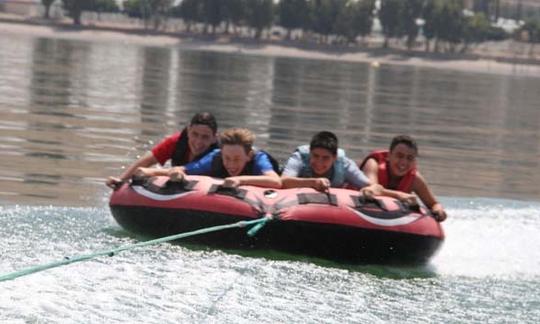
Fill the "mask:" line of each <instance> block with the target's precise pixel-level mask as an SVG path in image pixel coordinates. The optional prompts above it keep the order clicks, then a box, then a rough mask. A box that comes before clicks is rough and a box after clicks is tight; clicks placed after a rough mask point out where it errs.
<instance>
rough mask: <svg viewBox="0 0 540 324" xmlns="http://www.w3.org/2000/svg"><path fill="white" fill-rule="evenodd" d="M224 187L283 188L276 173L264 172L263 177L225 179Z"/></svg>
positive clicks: (248, 176) (250, 176) (251, 176)
mask: <svg viewBox="0 0 540 324" xmlns="http://www.w3.org/2000/svg"><path fill="white" fill-rule="evenodd" d="M223 185H224V186H226V187H238V186H257V187H268V188H275V189H280V188H281V178H280V177H279V175H278V174H277V173H276V172H275V171H274V170H272V171H267V172H264V173H263V174H262V175H245V176H236V177H228V178H225V181H224V182H223Z"/></svg>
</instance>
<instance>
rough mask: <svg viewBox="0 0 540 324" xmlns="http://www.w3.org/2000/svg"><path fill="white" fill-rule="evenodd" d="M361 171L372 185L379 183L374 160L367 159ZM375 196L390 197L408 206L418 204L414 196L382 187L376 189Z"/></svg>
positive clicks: (377, 168)
mask: <svg viewBox="0 0 540 324" xmlns="http://www.w3.org/2000/svg"><path fill="white" fill-rule="evenodd" d="M362 171H363V172H364V174H365V175H366V177H368V178H369V180H370V181H371V183H373V184H378V183H379V165H378V163H377V161H375V159H368V160H367V161H366V163H365V164H364V167H363V168H362ZM377 195H381V196H387V197H392V198H395V199H398V200H400V201H403V202H405V203H408V204H410V205H417V204H418V202H417V201H416V196H415V195H412V194H408V193H406V192H402V191H397V190H391V189H386V188H384V187H383V186H380V187H379V188H377Z"/></svg>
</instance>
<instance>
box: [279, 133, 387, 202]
mask: <svg viewBox="0 0 540 324" xmlns="http://www.w3.org/2000/svg"><path fill="white" fill-rule="evenodd" d="M281 180H282V183H283V188H297V187H310V188H314V189H316V190H319V191H325V190H327V189H328V188H330V187H333V188H341V187H344V186H352V187H355V188H358V189H360V191H361V192H363V193H364V194H366V195H371V196H372V195H377V194H379V192H380V191H381V189H382V188H381V186H379V185H373V184H372V182H371V181H370V180H369V179H368V178H367V177H366V176H365V175H364V173H362V171H360V169H359V168H358V166H357V165H356V163H354V161H352V160H351V159H349V158H347V157H346V156H345V152H344V151H343V150H342V149H339V148H338V139H337V136H336V135H335V134H334V133H331V132H327V131H323V132H319V133H317V134H315V136H313V138H312V139H311V142H310V144H309V145H302V146H299V147H298V148H297V149H296V151H295V152H294V153H293V154H292V155H291V156H290V157H289V159H288V160H287V163H286V165H285V168H284V169H283V173H282V175H281Z"/></svg>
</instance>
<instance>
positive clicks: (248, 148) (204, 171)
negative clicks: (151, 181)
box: [139, 128, 281, 188]
mask: <svg viewBox="0 0 540 324" xmlns="http://www.w3.org/2000/svg"><path fill="white" fill-rule="evenodd" d="M254 142H255V135H254V134H253V133H252V132H251V131H249V130H247V129H245V128H232V129H227V130H225V131H224V132H223V133H221V134H220V148H219V149H215V150H213V151H212V152H210V153H208V154H207V155H205V156H204V157H203V158H201V159H200V160H198V161H195V162H191V163H188V164H186V165H184V166H180V167H174V168H171V169H153V170H148V169H147V170H140V171H143V172H140V173H139V174H143V175H153V176H155V175H164V176H169V177H170V178H171V180H173V181H181V180H182V179H183V178H184V176H185V175H186V174H187V175H206V176H211V177H215V178H223V179H225V180H224V182H223V185H224V186H226V187H238V186H241V185H252V186H259V187H269V188H281V178H280V177H279V175H278V173H277V172H278V166H277V162H275V160H274V159H273V158H272V157H271V156H270V154H268V153H266V152H264V151H261V150H256V149H254V147H253V143H254Z"/></svg>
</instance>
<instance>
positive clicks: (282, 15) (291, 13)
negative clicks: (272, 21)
mask: <svg viewBox="0 0 540 324" xmlns="http://www.w3.org/2000/svg"><path fill="white" fill-rule="evenodd" d="M277 11H278V17H279V25H280V26H281V27H283V28H285V29H287V39H290V38H291V31H292V30H293V29H297V28H304V27H305V26H306V22H307V16H308V14H309V13H308V2H307V0H281V1H280V2H279V4H278V8H277Z"/></svg>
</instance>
